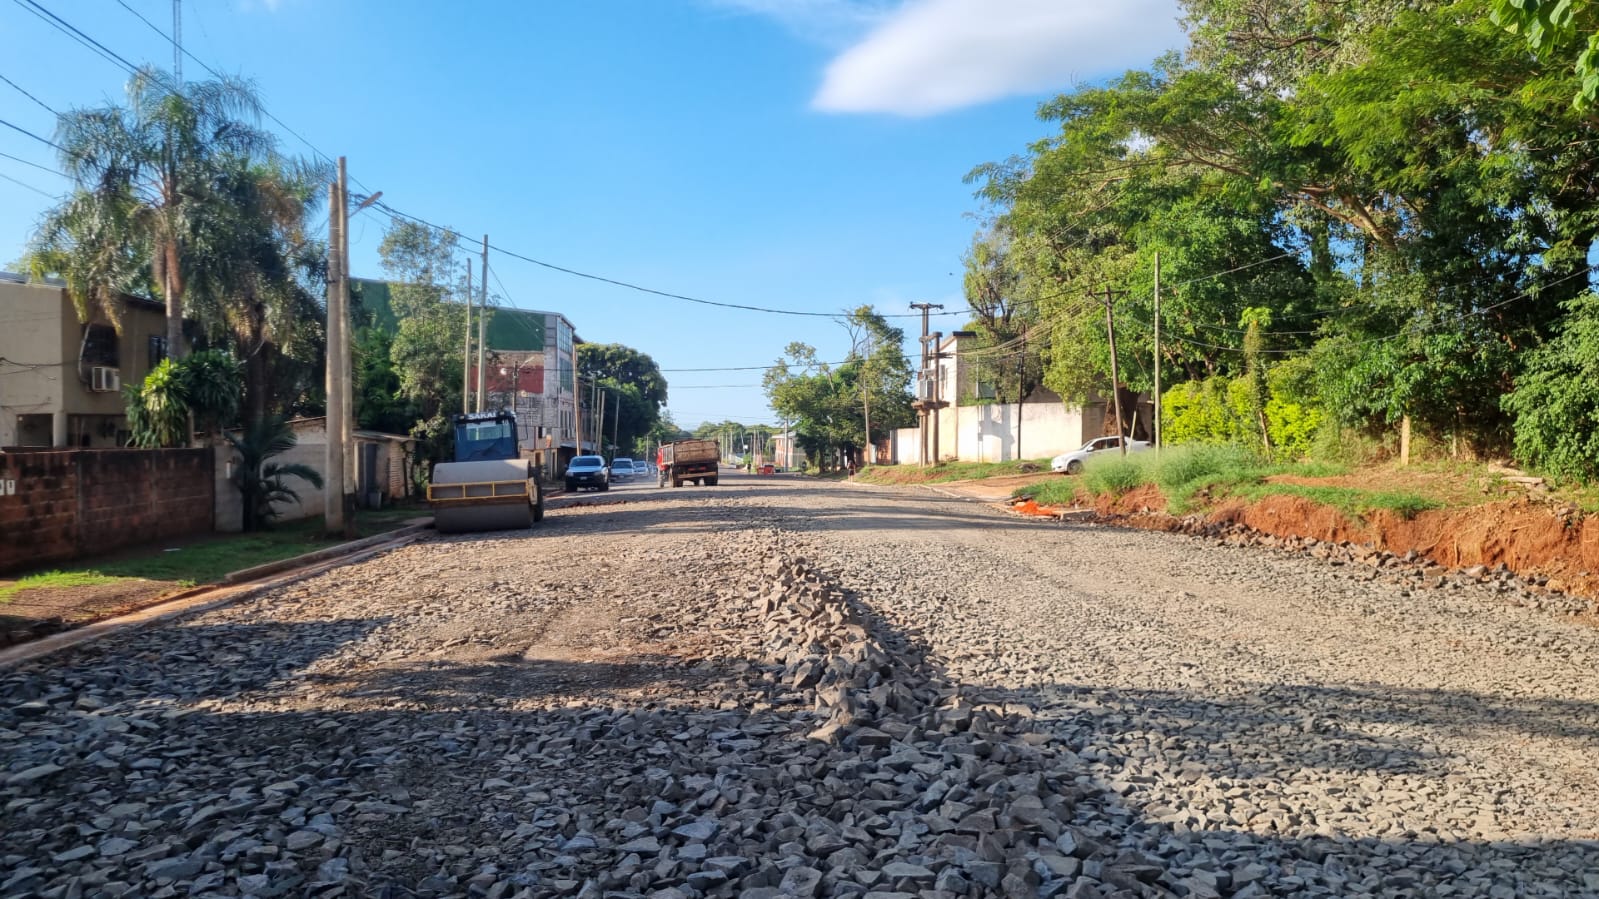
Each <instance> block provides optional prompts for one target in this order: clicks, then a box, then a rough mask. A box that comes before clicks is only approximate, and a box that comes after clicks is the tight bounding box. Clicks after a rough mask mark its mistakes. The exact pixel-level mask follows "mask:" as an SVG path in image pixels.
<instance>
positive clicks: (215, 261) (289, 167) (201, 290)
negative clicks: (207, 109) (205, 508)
mask: <svg viewBox="0 0 1599 899" xmlns="http://www.w3.org/2000/svg"><path fill="white" fill-rule="evenodd" d="M322 174H324V173H322V172H320V171H318V170H316V169H314V168H309V167H306V166H304V165H301V164H299V163H295V162H292V161H288V160H272V161H268V162H260V163H251V162H249V161H247V160H243V159H239V158H230V159H227V160H224V161H223V164H222V168H221V170H220V171H219V172H218V173H217V176H216V178H215V180H214V182H213V190H214V191H215V193H216V196H217V199H218V202H216V203H213V204H210V205H208V206H206V207H205V208H204V209H203V210H201V211H200V214H203V215H205V216H207V220H206V221H205V222H204V223H203V226H197V227H195V228H194V229H193V231H194V238H193V240H192V241H191V242H190V244H189V246H188V254H189V256H190V258H191V260H193V261H192V263H191V272H192V273H191V275H190V277H189V283H188V293H189V296H190V297H191V300H190V302H189V304H188V305H189V312H190V313H191V315H192V317H193V318H195V319H196V320H198V321H200V322H201V323H202V326H203V329H204V333H205V334H206V336H208V337H209V338H211V339H212V340H213V341H215V342H216V343H219V344H222V345H226V346H229V347H231V348H232V349H233V351H234V352H235V353H236V354H237V355H238V356H239V358H240V359H241V360H243V363H244V393H245V400H244V404H243V409H244V412H245V421H246V423H247V424H249V425H253V424H255V423H258V422H261V421H264V420H266V418H267V417H268V416H269V415H274V414H276V415H281V414H283V413H285V412H286V411H287V410H288V408H289V407H290V406H291V405H292V404H293V403H294V402H295V400H296V399H298V398H300V397H302V396H304V395H305V394H306V393H307V392H308V391H309V390H311V389H312V388H313V387H314V386H315V385H314V384H313V383H312V382H313V379H314V380H315V381H316V382H318V383H319V382H320V381H321V374H322V366H321V365H319V364H318V363H319V362H320V361H321V358H320V357H321V353H322V351H323V339H322V338H323V334H322V328H321V320H322V318H323V315H322V311H321V306H320V305H319V304H318V302H317V300H316V298H315V296H314V295H313V291H316V292H320V285H321V282H322V280H323V276H324V264H325V263H324V258H325V254H324V247H323V245H322V244H321V243H318V242H314V241H312V240H310V239H309V237H308V235H307V234H306V233H305V225H306V216H307V213H308V212H309V211H310V210H311V209H312V208H314V207H315V205H316V201H317V200H318V198H319V197H320V195H321V191H320V190H318V186H319V184H320V176H321V175H322Z"/></svg>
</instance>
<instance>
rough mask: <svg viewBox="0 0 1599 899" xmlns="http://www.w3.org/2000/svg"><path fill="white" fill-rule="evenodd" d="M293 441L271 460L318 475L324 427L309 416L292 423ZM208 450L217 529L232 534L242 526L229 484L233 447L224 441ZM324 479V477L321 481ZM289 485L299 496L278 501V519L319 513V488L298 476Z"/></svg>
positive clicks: (240, 504)
mask: <svg viewBox="0 0 1599 899" xmlns="http://www.w3.org/2000/svg"><path fill="white" fill-rule="evenodd" d="M291 426H292V427H293V428H294V436H295V438H296V443H295V445H294V448H293V449H291V450H289V451H288V452H286V453H283V454H282V455H279V456H273V457H272V458H271V459H270V460H268V461H271V462H277V463H279V464H283V465H287V464H290V463H297V464H300V465H306V466H309V467H310V468H311V469H312V470H314V471H316V472H317V473H318V474H322V473H323V472H324V471H325V470H326V466H327V459H326V455H325V454H326V452H327V439H328V438H327V429H326V426H325V424H324V422H323V420H322V419H320V418H311V419H304V420H301V421H296V422H292V423H291ZM211 452H212V453H213V454H214V455H215V459H216V462H215V469H214V471H215V475H214V480H215V484H216V486H215V488H214V489H215V491H216V493H215V495H216V522H217V530H218V531H226V532H228V533H235V532H237V531H240V530H243V529H244V500H243V499H242V498H241V497H240V496H239V490H238V488H237V487H234V486H233V482H232V481H231V480H230V479H229V473H230V471H231V470H232V469H231V468H230V465H229V463H230V462H232V461H233V460H234V459H236V458H237V454H236V453H235V452H234V451H233V447H232V446H230V445H228V444H225V443H224V444H222V445H220V446H216V447H213V448H212V450H211ZM325 480H326V478H325V477H324V481H325ZM287 483H288V485H289V487H290V488H291V489H292V490H294V492H295V493H297V494H299V495H300V501H299V502H297V503H296V502H288V503H279V504H278V507H277V509H278V518H277V520H278V521H299V520H300V519H302V518H313V517H315V516H318V515H321V514H322V488H321V487H318V486H316V485H315V484H312V483H310V482H308V481H303V480H301V479H299V478H290V479H289V480H288V482H287Z"/></svg>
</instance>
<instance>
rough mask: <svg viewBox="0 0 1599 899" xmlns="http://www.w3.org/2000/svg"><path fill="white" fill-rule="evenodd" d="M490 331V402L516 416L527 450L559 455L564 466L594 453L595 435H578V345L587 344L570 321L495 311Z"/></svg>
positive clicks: (487, 361)
mask: <svg viewBox="0 0 1599 899" xmlns="http://www.w3.org/2000/svg"><path fill="white" fill-rule="evenodd" d="M486 331H487V335H486V340H485V343H486V344H487V350H486V351H485V365H484V394H485V397H484V399H485V401H486V402H487V403H488V405H489V406H490V407H491V408H505V409H510V410H511V411H513V412H515V413H516V421H517V427H518V428H519V429H520V430H521V432H522V433H521V435H520V437H521V444H522V447H523V449H535V450H538V451H539V452H541V453H542V452H546V451H553V452H554V453H555V457H556V459H557V461H558V462H559V463H560V464H562V465H564V464H565V463H566V461H567V460H568V459H570V458H571V457H572V456H575V455H578V454H579V453H581V452H584V451H586V450H590V449H592V448H593V446H594V445H595V444H594V435H592V434H581V435H580V434H579V433H578V432H579V425H578V411H577V410H578V396H577V377H576V372H577V346H578V344H580V343H582V342H583V340H582V338H580V337H578V336H577V331H576V329H574V328H573V327H572V323H571V322H570V321H568V320H567V318H566V316H564V315H562V314H561V313H559V312H538V311H534V310H528V309H508V308H505V307H500V308H496V309H490V310H489V319H488V327H487V329H486ZM472 377H473V378H474V379H475V378H476V372H475V370H474V373H473V375H472ZM579 437H582V438H583V439H582V445H581V446H580V445H579Z"/></svg>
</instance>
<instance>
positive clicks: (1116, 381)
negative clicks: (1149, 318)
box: [1088, 286, 1127, 456]
mask: <svg viewBox="0 0 1599 899" xmlns="http://www.w3.org/2000/svg"><path fill="white" fill-rule="evenodd" d="M1125 293H1127V291H1125V290H1111V289H1110V287H1108V286H1107V287H1106V288H1105V292H1104V293H1102V294H1095V293H1093V292H1089V294H1088V296H1089V298H1090V299H1103V300H1104V301H1105V333H1106V334H1108V335H1109V337H1110V396H1111V401H1112V404H1113V405H1114V407H1115V409H1116V438H1117V439H1116V444H1117V445H1118V446H1119V447H1120V448H1121V451H1122V455H1123V456H1125V455H1127V435H1126V434H1123V433H1122V392H1121V387H1120V385H1121V375H1120V373H1119V372H1118V371H1117V370H1116V319H1115V317H1114V316H1113V315H1111V307H1112V305H1113V304H1114V303H1115V302H1116V298H1117V297H1118V296H1121V295H1123V294H1125Z"/></svg>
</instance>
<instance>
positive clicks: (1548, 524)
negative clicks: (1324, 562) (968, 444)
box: [1094, 487, 1599, 597]
mask: <svg viewBox="0 0 1599 899" xmlns="http://www.w3.org/2000/svg"><path fill="white" fill-rule="evenodd" d="M1165 505H1166V504H1165V501H1164V498H1163V497H1161V495H1160V493H1159V491H1158V490H1156V489H1155V488H1153V487H1141V488H1138V489H1137V490H1134V491H1132V492H1131V493H1128V494H1126V495H1124V496H1121V497H1119V498H1116V499H1114V500H1111V499H1106V498H1100V499H1098V500H1096V501H1095V502H1094V508H1095V511H1096V512H1098V513H1099V515H1100V517H1101V518H1103V519H1106V520H1111V521H1115V522H1117V523H1119V524H1125V525H1130V526H1133V527H1140V528H1147V529H1151V530H1162V531H1192V530H1196V525H1198V526H1203V525H1207V524H1208V525H1216V524H1221V525H1227V524H1233V525H1242V526H1244V527H1247V528H1249V529H1251V530H1253V531H1257V532H1259V533H1262V534H1270V535H1272V536H1274V537H1309V538H1311V539H1314V540H1320V541H1324V542H1328V543H1351V544H1370V545H1372V546H1373V547H1374V548H1376V549H1379V550H1387V551H1388V552H1391V553H1394V554H1396V555H1404V554H1406V553H1409V552H1414V553H1415V554H1416V556H1417V557H1419V558H1422V559H1427V560H1430V561H1432V562H1434V563H1436V564H1438V565H1442V566H1445V567H1448V568H1470V567H1472V566H1475V565H1482V566H1485V567H1487V568H1493V567H1495V566H1498V565H1504V566H1505V567H1506V568H1507V569H1509V570H1511V571H1514V572H1516V573H1517V574H1519V575H1523V576H1543V577H1547V578H1548V579H1549V581H1548V584H1547V586H1548V587H1549V588H1550V589H1552V590H1559V591H1561V592H1565V593H1574V594H1578V595H1582V596H1588V597H1599V516H1589V517H1587V518H1584V517H1582V516H1581V515H1580V514H1579V513H1577V512H1576V511H1575V510H1573V509H1570V508H1569V507H1561V506H1555V505H1552V504H1548V503H1538V502H1534V501H1531V500H1527V499H1514V500H1508V501H1503V502H1494V503H1487V504H1483V505H1477V506H1471V507H1468V508H1455V509H1439V510H1435V511H1428V512H1421V513H1418V514H1416V515H1415V516H1413V517H1410V518H1405V517H1403V516H1401V515H1399V514H1397V513H1394V512H1389V511H1384V510H1379V511H1375V512H1372V513H1370V514H1368V515H1367V516H1365V518H1364V519H1360V520H1355V519H1351V518H1349V517H1347V516H1345V515H1344V514H1343V513H1342V512H1340V511H1339V510H1337V509H1334V508H1332V507H1330V506H1324V505H1320V504H1317V503H1314V502H1311V501H1309V500H1307V499H1305V498H1303V497H1298V496H1268V497H1265V498H1263V499H1260V500H1258V501H1256V502H1253V503H1245V502H1243V501H1239V500H1232V501H1224V502H1222V503H1221V504H1220V505H1218V506H1216V507H1214V508H1212V509H1209V510H1207V511H1205V512H1203V513H1200V514H1198V515H1193V516H1189V517H1187V518H1178V517H1176V516H1173V515H1170V514H1168V513H1167V512H1166V511H1165Z"/></svg>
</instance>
